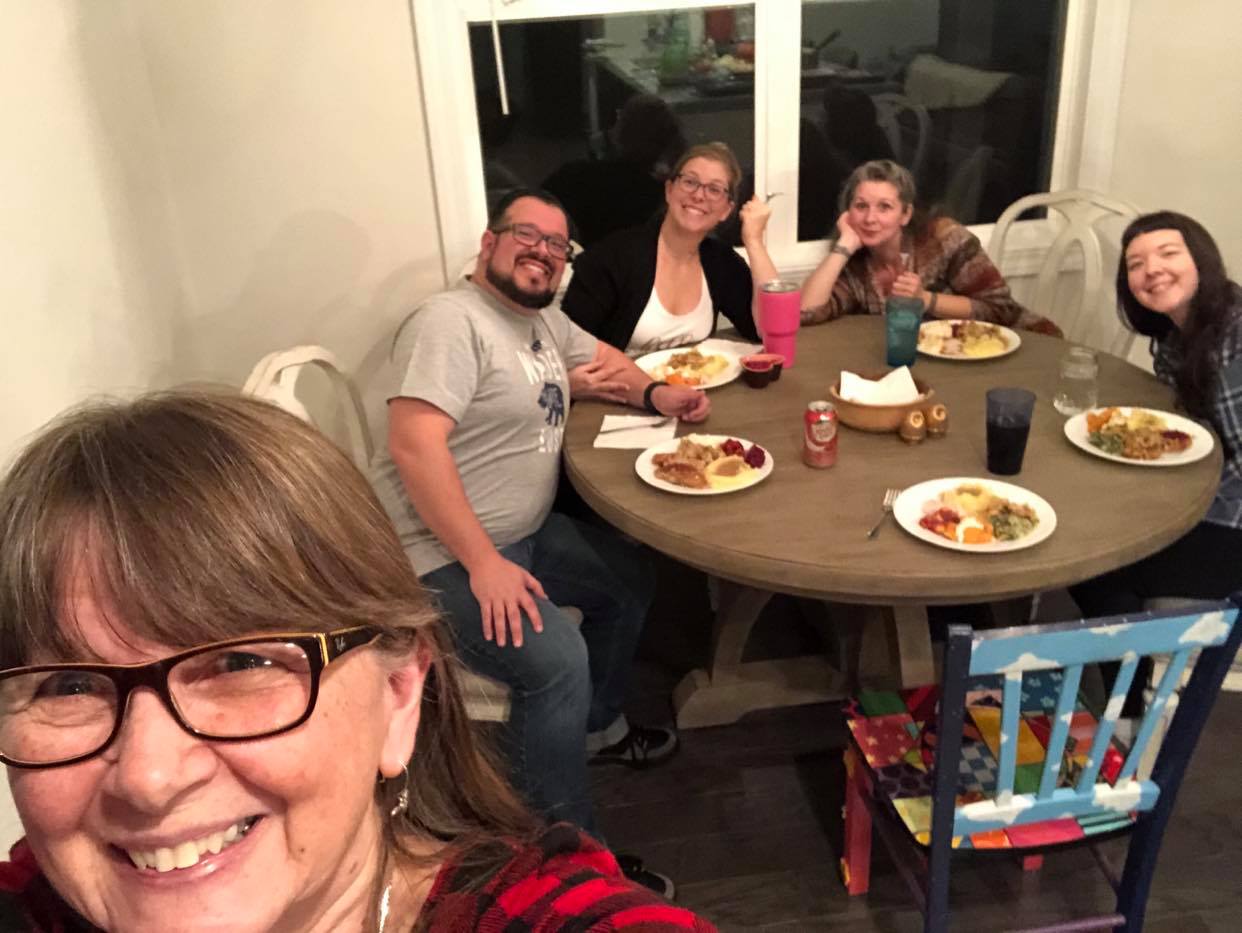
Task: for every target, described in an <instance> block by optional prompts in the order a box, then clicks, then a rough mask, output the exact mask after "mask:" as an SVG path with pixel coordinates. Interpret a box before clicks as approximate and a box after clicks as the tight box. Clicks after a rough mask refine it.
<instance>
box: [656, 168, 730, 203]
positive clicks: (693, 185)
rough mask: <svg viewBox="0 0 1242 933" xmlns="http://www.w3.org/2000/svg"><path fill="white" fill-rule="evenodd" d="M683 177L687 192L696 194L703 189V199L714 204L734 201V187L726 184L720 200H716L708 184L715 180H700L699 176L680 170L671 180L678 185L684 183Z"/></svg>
mask: <svg viewBox="0 0 1242 933" xmlns="http://www.w3.org/2000/svg"><path fill="white" fill-rule="evenodd" d="M682 179H685V182H684V184H685V186H686V194H694V193H695V192H696V191H699V190H700V189H701V190H702V191H703V200H705V201H708V202H710V203H714V204H719V203H722V201H727V202H728V203H730V204H732V203H733V197H734V195H733V189H732V188H729V187H727V186H725V188H724V195H723V196H722V198H721V199H720V200H714V196H713V195H712V193H711V190H710V189H709V188H708V186H709V185H713V184H715V182H710V181H700V180H699V179H698V178H695V177H693V176H692V175H687V174H686V173H685V172H678V173H677V174H676V175H674V176H673V177H672V178H671V179H670V180H671V181H672V182H673V184H675V185H676V184H683V182H682Z"/></svg>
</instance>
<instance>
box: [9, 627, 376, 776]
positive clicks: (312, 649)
mask: <svg viewBox="0 0 1242 933" xmlns="http://www.w3.org/2000/svg"><path fill="white" fill-rule="evenodd" d="M381 634H382V632H381V631H380V630H379V629H377V628H375V627H374V626H370V625H357V626H353V627H351V628H344V629H337V630H335V631H331V632H297V633H289V634H279V633H275V634H272V635H251V636H248V637H241V638H229V639H225V640H224V641H217V642H212V643H211V644H208V645H199V646H198V647H196V648H190V649H189V650H187V651H182V652H179V653H178V654H173V655H169V656H168V657H166V658H161V659H160V660H158V661H144V662H141V663H138V664H78V663H72V662H69V663H59V664H37V665H32V666H28V667H12V668H9V669H8V670H4V671H0V682H3V681H5V680H9V679H10V678H13V677H17V676H20V675H25V674H41V673H50V672H55V671H82V672H84V673H88V674H102V675H104V676H106V677H107V678H108V679H109V680H111V681H112V683H113V684H114V685H115V686H116V690H117V693H116V722H115V723H113V726H112V732H111V733H110V734H109V735H108V737H107V738H106V739H105V740H104V741H103V743H102V744H101V745H100V746H99V747H98V748H96V749H94V750H93V751H90V752H87V753H86V754H83V755H77V756H75V757H73V758H65V759H63V760H60V761H49V762H30V761H19V760H17V759H14V758H10V757H9V756H8V755H6V754H4V753H3V752H0V762H3V763H4V764H6V765H8V766H10V767H12V768H25V769H28V770H36V769H41V768H60V767H64V766H65V765H73V764H78V763H79V762H82V761H86V760H88V759H90V758H94V757H95V756H96V755H99V754H101V753H102V752H104V751H107V749H108V747H109V746H110V745H112V743H113V742H115V741H116V737H117V736H118V735H120V734H121V727H122V725H123V724H124V722H125V711H126V709H127V708H128V706H129V697H130V694H132V693H133V692H134V691H135V690H136V689H138V688H139V687H147V688H148V689H150V690H151V691H152V692H154V693H155V695H156V696H158V697H159V698H160V702H161V703H163V705H164V708H165V709H166V710H168V712H169V714H170V715H171V716H172V718H173V721H174V722H176V723H177V725H179V726H180V727H181V728H182V729H183V730H184V731H185V732H187V733H189V734H190V735H192V736H194V737H195V738H198V739H206V740H208V741H211V742H251V741H254V740H256V739H268V738H271V737H272V736H276V735H281V734H282V733H285V732H290V731H292V730H294V729H296V728H297V727H298V726H300V725H302V724H303V723H304V722H306V721H307V720H308V719H310V717H311V714H312V713H314V711H315V703H316V701H317V700H318V699H319V679H320V676H321V675H322V673H323V670H324V668H326V667H327V666H328V665H329V664H331V663H332V662H333V661H335V660H336V659H337V658H339V657H340V656H341V655H343V654H345V653H346V652H348V651H352V650H353V649H354V648H360V647H363V646H365V645H369V644H371V643H372V642H374V641H375V640H376V639H377V638H379V636H380V635H381ZM277 642H280V643H284V644H294V645H297V646H298V647H299V648H301V649H302V651H303V652H304V653H305V654H306V660H307V661H308V662H309V664H310V693H309V695H308V696H307V698H306V711H305V712H304V713H303V714H302V715H301V716H300V717H298V719H296V720H295V721H293V722H291V723H289V724H288V725H285V726H281V727H280V728H278V729H269V730H268V731H266V732H259V733H256V734H255V735H246V736H221V735H213V734H211V733H210V732H203V731H200V730H198V729H195V728H194V727H193V726H191V725H190V724H189V723H188V722H186V721H185V719H184V718H183V717H182V715H181V713H180V711H179V710H178V709H177V704H176V702H175V701H174V700H173V696H172V691H171V690H170V689H169V686H168V674H169V672H170V671H171V670H172V668H173V667H175V666H176V665H178V664H180V663H181V662H182V661H185V660H186V659H188V658H193V657H196V656H197V655H200V654H207V653H209V652H211V651H219V650H220V649H222V648H230V647H233V646H237V645H261V644H269V643H277Z"/></svg>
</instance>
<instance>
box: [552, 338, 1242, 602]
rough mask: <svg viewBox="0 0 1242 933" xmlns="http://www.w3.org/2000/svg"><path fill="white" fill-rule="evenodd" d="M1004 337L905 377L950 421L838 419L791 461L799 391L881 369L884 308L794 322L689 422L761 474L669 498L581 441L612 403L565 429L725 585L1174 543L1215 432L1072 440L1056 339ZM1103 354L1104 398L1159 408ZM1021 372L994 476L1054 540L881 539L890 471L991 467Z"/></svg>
mask: <svg viewBox="0 0 1242 933" xmlns="http://www.w3.org/2000/svg"><path fill="white" fill-rule="evenodd" d="M1021 336H1022V346H1021V347H1020V348H1019V349H1018V351H1017V352H1015V353H1013V354H1010V355H1009V356H1006V357H1002V358H999V359H995V360H988V361H979V362H970V361H963V362H953V361H947V360H939V359H933V358H930V357H926V356H920V357H919V358H918V361H917V363H916V364H915V366H914V373H915V375H916V376H917V377H918V378H920V379H922V380H925V381H926V382H927V383H929V384H930V385H931V386H932V388H934V389H935V391H936V400H937V401H939V402H942V403H944V404H945V405H946V407H947V408H948V411H949V432H948V435H947V436H946V437H944V438H942V439H929V440H927V441H924V442H923V443H922V444H919V445H917V446H913V447H910V446H907V445H906V444H905V443H904V442H903V441H901V439H900V438H898V437H897V435H896V434H867V433H863V432H860V431H856V430H853V429H852V428H849V427H845V426H842V428H841V432H840V447H839V454H838V460H837V464H836V465H835V466H834V467H831V468H829V469H825V470H816V469H812V468H810V467H807V466H804V465H803V464H802V461H801V459H800V452H801V443H802V434H801V432H802V414H803V411H804V410H805V408H806V404H807V402H810V401H812V400H814V399H826V398H827V397H828V387H829V386H830V385H831V384H832V383H833V382H835V381H836V380H837V379H838V378H839V376H840V372H841V370H842V369H851V370H853V371H855V372H881V371H884V370H885V369H886V367H885V366H884V332H883V320H882V319H881V318H879V317H869V316H857V317H848V318H844V319H841V320H838V321H834V322H832V323H829V324H824V325H821V326H817V327H808V328H804V329H803V330H802V331H801V332H800V334H799V336H798V358H797V365H796V367H795V368H793V369H786V370H785V372H784V374H783V375H782V377H781V379H780V380H779V381H778V382H775V383H773V384H771V385H769V386H768V387H767V388H765V389H761V390H756V389H751V388H749V387H747V386H746V385H745V384H744V383H742V382H741V381H740V380H738V381H736V382H733V383H731V384H730V385H727V386H724V387H722V388H720V389H715V390H712V391H711V400H712V413H711V416H710V418H709V419H708V421H707V422H706V423H705V424H703V425H701V426H687V425H682V426H681V427H680V429H679V433H691V432H692V431H695V430H699V431H704V432H709V433H714V434H731V435H734V436H737V437H740V438H743V439H745V440H747V441H752V442H755V443H758V444H759V445H761V446H762V447H765V448H766V449H767V450H768V451H769V452H770V453H771V454H772V455H773V456H774V457H775V459H776V467H775V469H774V471H773V473H772V475H771V476H770V477H768V479H766V480H765V481H764V482H762V483H760V484H758V485H756V486H753V487H751V488H749V489H745V490H741V491H738V492H735V493H730V494H726V495H719V496H707V497H692V496H680V495H676V494H672V493H668V492H663V491H661V490H658V489H655V488H653V487H651V486H648V485H647V484H645V483H643V482H642V480H640V479H639V478H638V476H637V474H636V473H635V472H634V461H635V458H636V457H637V455H638V451H636V450H601V449H595V448H594V447H592V442H593V440H594V438H595V435H596V433H597V431H598V429H599V427H600V421H601V419H602V417H603V415H604V414H605V413H608V412H616V411H617V410H618V407H617V406H614V405H607V404H602V403H595V402H581V403H578V404H576V405H575V406H574V408H573V411H572V414H571V416H570V418H569V423H568V427H567V429H566V434H565V463H566V468H567V470H568V473H569V477H570V479H571V481H572V482H573V485H574V487H575V488H576V489H577V490H578V492H579V493H580V494H581V495H582V497H583V498H584V499H585V500H586V502H587V503H588V504H590V506H591V507H592V508H594V509H595V510H596V511H597V512H598V513H599V514H600V515H602V516H603V517H604V518H605V519H607V520H608V521H609V522H611V523H612V524H613V525H615V526H616V527H617V528H619V529H621V530H622V531H624V532H626V533H627V534H629V535H632V536H633V537H634V538H637V539H638V540H639V541H642V542H644V543H646V544H648V545H650V546H651V547H653V548H656V549H657V550H659V551H662V552H664V553H666V554H669V555H671V556H673V557H675V558H677V559H678V560H681V561H683V562H685V563H687V564H690V565H692V566H695V567H698V568H699V569H702V570H704V571H707V572H709V573H712V574H715V575H718V576H721V577H724V578H726V579H728V580H731V581H734V582H736V583H740V584H744V585H748V586H752V587H758V588H762V589H767V590H773V591H777V592H784V593H793V594H798V595H805V596H816V597H823V598H827V599H833V600H839V601H842V602H849V603H862V604H885V605H901V604H919V605H927V604H944V603H971V602H991V601H996V600H1002V599H1006V598H1010V597H1014V596H1019V595H1022V594H1029V593H1032V592H1034V591H1037V590H1042V589H1049V588H1053V587H1059V586H1065V585H1067V584H1071V583H1075V582H1077V581H1080V580H1084V579H1087V578H1089V577H1092V576H1095V575H1096V574H1099V573H1101V572H1104V571H1107V570H1111V569H1113V568H1115V567H1119V566H1122V565H1124V564H1127V563H1130V562H1132V561H1134V560H1136V559H1138V558H1141V557H1143V556H1145V555H1147V554H1150V553H1152V552H1154V551H1156V550H1158V549H1159V548H1161V547H1163V546H1164V545H1166V544H1168V543H1170V542H1172V541H1174V540H1175V539H1176V538H1178V537H1179V536H1180V535H1182V534H1183V533H1185V532H1186V531H1187V530H1188V529H1190V528H1191V527H1192V526H1193V525H1194V524H1195V523H1196V522H1198V521H1199V519H1201V518H1202V517H1203V515H1204V513H1205V512H1206V511H1207V508H1208V505H1209V504H1210V502H1211V500H1212V497H1213V495H1214V493H1215V490H1216V486H1217V483H1218V481H1219V478H1220V471H1221V453H1220V447H1219V444H1217V445H1216V448H1215V449H1214V450H1213V452H1212V455H1211V456H1209V457H1206V458H1204V459H1203V460H1200V461H1199V462H1197V463H1194V464H1189V465H1186V466H1180V467H1171V468H1146V467H1141V466H1131V465H1126V464H1121V463H1113V462H1110V461H1107V460H1103V459H1100V458H1098V457H1093V456H1090V455H1089V454H1087V453H1085V452H1083V451H1081V450H1079V449H1077V448H1075V447H1074V446H1072V445H1071V444H1070V442H1069V441H1068V440H1067V439H1066V438H1065V436H1064V434H1063V433H1062V427H1063V425H1064V423H1065V420H1066V419H1065V418H1064V417H1063V416H1062V415H1060V414H1059V413H1058V412H1057V411H1056V410H1055V409H1054V408H1053V407H1052V396H1053V392H1054V389H1055V386H1056V381H1057V366H1058V361H1059V359H1060V357H1061V355H1062V354H1063V353H1064V352H1065V349H1066V347H1067V346H1068V344H1067V343H1066V342H1065V341H1062V340H1057V339H1054V338H1050V337H1044V336H1041V335H1038V334H1032V333H1026V332H1024V333H1022V335H1021ZM1099 360H1100V375H1099V385H1100V404H1102V405H1108V404H1117V405H1140V406H1144V407H1150V408H1157V409H1164V410H1170V409H1171V408H1172V404H1173V396H1172V392H1171V390H1170V389H1169V388H1168V387H1166V386H1164V385H1162V384H1161V383H1160V382H1158V381H1157V380H1156V379H1155V378H1154V377H1152V376H1151V375H1149V374H1148V373H1145V372H1143V371H1142V370H1140V369H1138V368H1136V367H1134V366H1132V365H1130V364H1128V363H1126V362H1124V361H1122V360H1120V359H1118V358H1116V357H1113V356H1109V355H1107V354H1103V353H1101V354H1100V355H1099ZM996 386H1021V387H1024V388H1028V389H1032V390H1033V391H1034V392H1035V393H1036V396H1037V402H1036V407H1035V415H1034V418H1033V421H1032V425H1031V433H1030V439H1029V441H1028V444H1027V450H1026V459H1025V462H1024V463H1023V467H1022V472H1021V473H1020V474H1019V475H1017V476H1013V477H1000V479H1004V480H1005V481H1007V482H1012V483H1016V484H1017V485H1020V486H1023V487H1025V488H1027V489H1030V490H1031V491H1033V492H1036V493H1038V494H1039V495H1041V496H1043V497H1044V498H1045V499H1046V500H1048V502H1049V503H1051V505H1052V507H1053V508H1054V509H1055V510H1056V513H1057V528H1056V531H1055V532H1054V533H1053V534H1052V536H1051V537H1050V538H1048V539H1047V540H1046V541H1044V542H1042V543H1040V544H1037V545H1035V546H1033V547H1030V548H1027V549H1025V550H1021V551H1015V552H1010V553H1006V554H968V553H960V552H955V551H950V550H946V549H943V548H938V547H934V546H932V545H930V544H927V543H924V542H922V541H919V540H918V539H916V538H914V537H913V536H912V535H909V534H907V533H906V532H905V531H903V530H902V529H901V528H900V527H898V526H897V525H896V523H895V522H893V521H892V520H891V519H889V521H888V524H887V526H886V527H885V528H883V530H882V531H881V533H880V534H879V535H878V537H877V538H875V539H874V540H871V541H868V540H867V539H866V538H865V533H866V531H867V529H869V528H870V527H871V526H872V525H873V524H874V523H875V521H876V519H877V518H879V516H880V501H881V499H882V498H883V494H884V490H885V489H886V488H887V487H890V486H894V487H901V488H905V487H908V486H911V485H914V484H915V483H918V482H921V481H923V480H928V479H935V478H938V477H948V476H977V477H983V478H986V477H987V476H988V475H989V474H988V473H987V470H986V466H985V439H984V438H985V429H984V393H985V391H986V390H987V389H989V388H992V387H996Z"/></svg>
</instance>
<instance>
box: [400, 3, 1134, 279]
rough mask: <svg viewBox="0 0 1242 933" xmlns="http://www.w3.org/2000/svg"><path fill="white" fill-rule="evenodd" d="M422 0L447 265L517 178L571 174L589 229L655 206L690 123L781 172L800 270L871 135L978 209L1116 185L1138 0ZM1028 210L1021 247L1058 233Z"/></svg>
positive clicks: (963, 216)
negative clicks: (1121, 105)
mask: <svg viewBox="0 0 1242 933" xmlns="http://www.w3.org/2000/svg"><path fill="white" fill-rule="evenodd" d="M411 2H412V5H413V12H414V20H415V29H416V39H417V50H418V58H419V71H420V77H421V83H422V92H423V103H424V107H425V109H426V113H427V122H428V128H429V133H430V139H429V145H430V148H431V152H432V165H433V171H434V173H435V183H436V197H437V207H438V209H439V221H440V228H441V234H442V239H443V246H444V254H445V263H446V273H452V272H453V271H455V269H456V268H457V267H459V266H460V264H461V263H462V262H463V261H464V260H465V259H466V258H467V257H468V256H470V255H472V254H473V252H474V250H475V249H476V248H477V244H478V236H479V232H480V230H481V229H482V226H483V223H484V219H485V217H486V214H487V208H488V204H489V201H490V200H494V198H495V197H496V196H497V195H498V194H499V193H500V192H501V191H502V190H504V188H506V187H507V186H511V185H513V184H519V183H520V184H545V185H549V186H551V187H553V188H554V189H556V190H557V191H558V193H560V194H561V195H562V196H563V197H564V198H565V200H566V201H567V203H569V206H570V208H571V212H572V213H573V214H574V215H575V220H576V221H577V223H578V226H579V233H580V235H581V237H582V238H583V239H584V240H585V241H586V242H587V243H588V244H589V243H590V242H591V241H593V240H594V239H596V238H598V236H600V235H602V233H603V232H606V231H607V230H608V229H611V228H613V227H615V226H619V225H623V224H628V223H633V222H636V221H638V220H640V219H641V218H642V217H644V216H646V214H647V213H649V212H650V211H651V210H652V209H653V205H654V206H658V198H659V195H658V186H659V179H660V175H661V171H662V170H663V169H664V168H665V167H667V165H668V163H669V160H670V159H671V158H673V157H674V156H673V152H674V150H675V149H676V148H677V147H678V146H679V145H681V144H682V143H683V142H685V143H693V142H698V141H705V140H723V141H725V142H727V143H729V145H730V146H731V147H732V148H733V149H734V151H735V152H736V153H737V155H738V157H739V159H740V161H741V162H742V164H743V167H744V171H745V174H746V183H745V187H746V189H747V191H752V190H753V191H755V192H759V193H763V194H775V193H779V195H780V197H779V198H778V199H777V200H775V201H773V202H772V203H773V208H774V212H773V217H772V221H771V223H770V225H769V235H768V244H769V248H770V250H771V252H772V254H773V258H774V259H775V260H776V262H777V265H778V266H779V267H780V268H781V269H782V270H783V271H784V270H789V271H790V272H791V273H797V272H798V271H799V270H801V269H805V268H808V267H810V266H812V265H814V263H815V262H816V261H817V260H818V258H819V257H820V256H822V250H823V241H822V237H823V235H824V233H825V232H826V230H827V228H828V226H829V225H830V224H831V223H832V221H833V220H835V216H836V215H835V207H834V205H835V201H836V191H835V189H836V188H837V187H839V184H840V177H841V173H842V172H843V171H845V170H846V169H847V168H848V167H852V164H853V163H855V162H857V161H860V160H862V159H864V158H869V157H872V156H874V155H892V156H895V157H897V158H898V159H899V160H901V161H904V162H906V163H907V164H908V165H909V167H910V168H912V169H913V170H914V171H915V172H916V175H917V179H918V182H919V184H920V188H921V195H922V196H923V200H925V201H927V202H935V203H938V204H940V205H941V206H943V207H944V208H945V209H946V211H947V212H949V213H951V214H952V215H953V216H955V217H957V218H958V219H959V220H962V221H963V222H966V223H969V224H975V225H980V224H987V223H990V222H992V221H994V220H995V218H996V216H997V215H998V214H999V212H1000V210H1001V209H1003V207H1004V206H1005V205H1006V204H1008V203H1010V202H1011V201H1013V200H1015V199H1016V198H1018V197H1020V196H1021V195H1024V194H1028V193H1031V192H1034V191H1039V190H1048V189H1057V188H1067V187H1074V186H1082V187H1099V188H1103V189H1105V190H1106V189H1107V186H1108V182H1109V173H1110V171H1111V164H1112V145H1113V139H1114V136H1115V120H1116V101H1117V99H1118V96H1119V93H1120V79H1121V73H1122V69H1123V64H1124V48H1125V42H1126V29H1127V24H1128V11H1129V2H1128V0H1021V2H1017V0H761V2H757V3H756V2H752V3H730V2H722V0H715V2H694V0H692V2H681V3H675V2H671V0H411ZM493 15H494V16H495V17H496V25H495V28H494V27H493V20H492V16H493ZM494 34H495V35H497V36H498V37H499V51H500V54H499V55H497V53H496V52H497V50H496V48H495V44H494V42H493V35H494ZM498 61H499V62H500V63H501V67H502V68H503V74H504V87H505V90H507V92H508V93H507V96H508V103H509V111H510V112H509V114H508V115H507V116H506V115H504V114H503V113H502V112H501V96H502V95H501V80H500V73H499V72H498V71H497V62H498ZM1026 226H1027V228H1028V229H1029V230H1030V231H1032V233H1031V235H1030V236H1029V237H1027V238H1025V239H1024V237H1023V235H1021V234H1020V235H1019V236H1018V237H1017V239H1016V240H1015V242H1016V243H1017V244H1018V246H1019V251H1021V250H1022V249H1025V248H1027V247H1029V248H1030V249H1036V248H1037V247H1038V245H1039V242H1040V238H1041V237H1042V236H1044V235H1045V234H1043V233H1039V231H1040V230H1041V229H1043V228H1041V226H1040V224H1039V223H1038V222H1031V223H1029V224H1028V225H1026ZM979 232H985V231H982V230H981V231H979ZM722 233H723V235H725V236H726V237H727V236H728V235H729V231H727V230H726V231H723V232H722Z"/></svg>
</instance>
